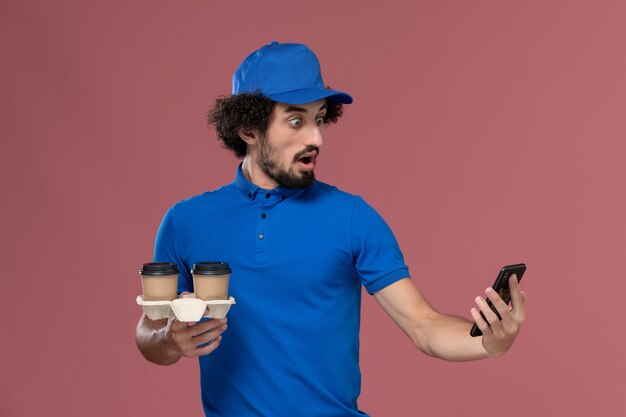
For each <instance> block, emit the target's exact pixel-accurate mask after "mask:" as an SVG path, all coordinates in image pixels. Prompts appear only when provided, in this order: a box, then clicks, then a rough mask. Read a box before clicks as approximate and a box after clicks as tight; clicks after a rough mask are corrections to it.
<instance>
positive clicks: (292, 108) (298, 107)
mask: <svg viewBox="0 0 626 417" xmlns="http://www.w3.org/2000/svg"><path fill="white" fill-rule="evenodd" d="M325 107H326V100H325V99H322V100H317V101H313V102H311V103H304V104H287V103H276V106H275V107H274V111H275V112H276V113H294V112H300V113H317V112H319V111H320V110H321V109H322V108H325Z"/></svg>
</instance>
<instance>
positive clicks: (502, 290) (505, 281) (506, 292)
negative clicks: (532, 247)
mask: <svg viewBox="0 0 626 417" xmlns="http://www.w3.org/2000/svg"><path fill="white" fill-rule="evenodd" d="M525 271H526V264H515V265H507V266H503V267H502V269H501V270H500V273H499V274H498V277H497V278H496V282H494V283H493V287H491V288H493V289H494V290H495V291H496V292H497V293H498V294H499V295H500V298H502V301H504V302H505V303H506V304H509V303H510V302H511V290H510V289H509V277H510V276H511V275H513V274H515V276H517V282H520V281H521V280H522V276H523V275H524V272H525ZM487 304H489V307H490V308H491V310H492V311H493V312H494V313H496V316H498V319H500V320H502V317H500V314H498V310H496V308H495V306H494V305H493V304H492V303H491V300H489V299H488V298H487ZM479 313H480V315H481V316H482V318H483V319H484V320H485V321H487V319H486V318H485V315H484V314H483V312H482V311H479ZM482 334H483V332H481V331H480V329H479V328H478V326H477V325H476V323H474V325H473V326H472V330H470V336H472V337H476V336H482Z"/></svg>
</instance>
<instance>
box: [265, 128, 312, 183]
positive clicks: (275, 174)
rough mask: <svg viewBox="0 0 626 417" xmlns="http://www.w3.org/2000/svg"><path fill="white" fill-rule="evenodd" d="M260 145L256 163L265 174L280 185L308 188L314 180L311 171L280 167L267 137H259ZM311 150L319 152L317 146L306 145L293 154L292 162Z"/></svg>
mask: <svg viewBox="0 0 626 417" xmlns="http://www.w3.org/2000/svg"><path fill="white" fill-rule="evenodd" d="M260 145H261V146H259V154H258V157H257V164H258V165H259V167H260V168H261V170H262V171H263V172H264V173H265V175H267V176H268V177H269V178H271V179H272V180H274V181H275V182H276V184H278V185H279V186H280V187H285V188H290V189H302V188H308V187H309V186H310V185H311V184H312V183H313V180H315V174H314V173H313V171H305V172H296V171H295V170H294V169H293V167H292V168H289V169H283V168H281V167H280V165H279V163H278V161H276V160H275V159H274V158H273V155H274V154H275V151H274V149H273V148H272V145H270V144H269V141H268V139H267V137H263V138H262V139H261V141H260ZM311 151H317V152H318V153H319V148H318V147H316V146H307V147H306V148H305V149H304V150H302V151H301V152H298V153H297V154H296V155H295V156H294V159H293V162H297V161H298V159H299V158H300V157H301V156H302V155H304V154H305V153H307V152H311Z"/></svg>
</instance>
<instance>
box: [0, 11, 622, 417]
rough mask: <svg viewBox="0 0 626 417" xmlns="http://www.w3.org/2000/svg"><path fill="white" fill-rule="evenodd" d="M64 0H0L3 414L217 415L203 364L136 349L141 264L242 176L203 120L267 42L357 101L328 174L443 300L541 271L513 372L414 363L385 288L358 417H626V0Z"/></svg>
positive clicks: (497, 363)
mask: <svg viewBox="0 0 626 417" xmlns="http://www.w3.org/2000/svg"><path fill="white" fill-rule="evenodd" d="M61 3H63V4H65V3H66V2H51V1H3V2H1V3H0V53H1V55H0V56H1V57H2V58H1V59H2V64H0V97H1V100H0V106H1V107H0V125H1V130H0V135H1V136H2V141H1V143H2V149H1V152H0V154H1V157H2V164H1V165H0V169H2V173H1V174H2V175H1V176H0V178H1V179H0V181H2V195H3V198H2V205H1V206H0V207H1V208H0V210H2V215H1V217H0V218H1V221H2V253H3V255H4V256H3V260H2V265H3V269H4V271H3V273H2V278H1V283H2V287H1V290H0V294H2V295H3V297H2V298H3V300H4V305H3V307H4V309H3V310H4V320H5V321H4V325H3V326H2V336H1V342H0V353H1V356H0V357H2V368H1V371H0V415H1V416H13V417H30V416H44V415H45V416H66V417H73V416H85V415H89V416H92V417H104V416H107V417H110V416H130V415H141V416H148V415H149V416H154V417H158V416H172V415H187V416H201V415H202V412H201V406H200V402H199V396H198V393H199V386H198V371H197V365H196V363H195V361H193V360H186V361H183V362H182V363H180V364H178V365H177V366H174V367H167V368H163V367H158V366H154V365H151V364H149V363H147V362H145V361H143V359H142V358H141V356H140V355H139V353H138V352H137V350H136V348H135V346H134V340H133V333H134V326H135V323H136V321H137V319H138V318H139V315H140V310H139V308H138V306H137V305H135V302H134V299H135V296H136V295H137V294H138V293H140V291H141V287H140V282H139V278H138V276H137V270H138V267H139V265H140V264H141V263H142V262H144V261H146V260H149V259H150V258H151V255H152V247H153V240H154V236H155V232H156V228H157V227H158V224H159V221H160V219H161V216H162V215H163V213H164V211H165V210H166V209H167V208H168V207H169V206H170V205H171V204H173V203H175V202H176V201H178V200H180V199H183V198H186V197H188V196H191V195H194V194H198V193H201V192H203V191H205V190H208V189H213V188H216V187H217V186H219V185H221V184H223V183H225V182H227V181H230V180H231V179H232V178H233V176H234V170H235V166H236V163H237V162H236V160H235V159H234V158H232V157H231V156H230V155H229V154H228V153H227V152H226V151H224V150H221V149H220V148H219V146H218V145H217V142H216V141H215V140H214V139H213V134H212V132H211V131H210V130H207V128H206V126H205V121H204V113H205V111H206V110H207V109H208V107H209V106H210V104H211V102H212V99H213V98H215V97H216V96H217V95H220V94H228V93H229V92H230V76H231V74H232V72H233V70H234V69H235V68H236V66H237V65H238V64H239V62H240V61H241V60H242V59H243V58H244V57H245V56H246V55H247V54H248V53H249V52H250V51H251V50H253V49H255V48H257V47H258V46H260V45H262V44H264V43H267V42H269V41H271V40H278V41H281V42H288V41H295V42H304V43H307V44H309V45H310V46H311V47H312V48H313V49H314V50H315V51H316V52H317V53H318V56H319V57H320V60H321V62H322V65H323V68H324V76H325V79H326V81H327V82H328V83H329V84H330V85H331V86H333V87H336V88H341V89H344V90H346V91H348V92H350V93H351V94H352V95H353V96H354V98H355V102H354V104H353V105H351V106H349V107H348V108H347V111H346V114H345V117H344V118H343V120H342V121H341V123H339V124H338V125H337V126H334V127H331V128H330V129H329V130H328V134H327V137H326V142H325V144H324V150H323V153H322V155H321V158H320V166H319V174H318V176H319V178H320V179H322V180H324V181H326V182H330V183H334V184H336V185H338V186H339V187H341V188H343V189H345V190H347V191H350V192H353V193H358V194H361V195H363V196H364V197H365V198H366V199H367V200H368V201H369V202H370V203H371V204H372V205H374V206H375V207H376V208H377V209H378V211H379V212H380V213H381V214H382V215H383V216H384V217H385V218H386V219H387V221H388V223H389V224H390V225H391V227H392V228H393V230H394V231H395V233H396V236H397V238H398V240H399V242H400V244H401V246H402V248H403V251H404V253H405V257H406V259H407V261H408V263H409V265H410V266H411V271H412V275H413V277H414V279H415V281H416V282H417V284H418V285H419V287H420V288H421V289H422V290H423V292H424V293H425V294H426V295H427V296H428V297H429V299H430V300H431V302H432V303H433V304H434V305H435V306H436V307H438V308H439V309H440V310H442V311H446V312H450V313H454V314H458V315H463V316H466V317H469V309H470V308H471V307H472V305H473V301H472V300H473V298H474V297H475V296H476V295H479V294H481V293H482V291H483V289H484V288H485V287H486V286H487V285H489V284H490V283H491V281H492V280H493V278H494V276H495V274H496V272H497V270H498V269H499V267H500V266H501V265H503V264H507V263H514V262H521V261H523V262H526V263H528V265H529V269H528V272H527V275H526V277H525V278H524V281H523V282H522V284H523V285H522V286H523V287H524V289H525V290H526V291H527V292H528V295H529V299H528V302H527V315H528V320H527V323H526V325H525V327H524V329H523V331H522V333H521V335H520V337H519V340H518V342H517V344H516V345H515V346H514V348H513V349H512V351H510V352H509V353H508V354H507V355H506V356H505V357H503V358H501V359H499V360H487V361H480V362H473V363H463V364H453V363H446V362H443V361H437V360H434V359H431V358H428V357H426V356H424V355H422V354H419V353H418V352H417V351H416V349H414V348H413V347H411V345H410V342H409V340H408V339H407V338H406V337H405V336H404V335H403V334H402V333H401V332H400V330H398V329H397V328H396V327H395V325H394V324H393V323H392V322H391V320H390V319H388V318H387V317H386V316H385V314H384V313H383V312H382V310H381V309H380V308H379V307H378V306H377V305H376V303H375V301H374V300H373V299H371V298H369V297H366V299H365V300H364V307H363V328H362V356H361V359H362V368H363V376H364V377H363V394H362V396H361V400H360V407H361V408H362V409H363V410H366V411H368V412H369V413H370V414H372V415H374V416H409V415H424V416H451V415H457V414H458V413H462V414H463V415H479V413H481V412H483V411H488V412H489V413H490V414H495V413H493V410H498V411H505V414H506V415H508V416H511V417H516V416H537V415H558V416H565V415H567V416H571V417H578V416H580V417H582V416H589V415H598V416H604V417H611V416H624V415H626V400H625V399H624V398H625V397H624V395H623V394H624V389H625V388H626V361H624V355H623V354H624V350H625V347H626V343H625V342H626V338H625V336H624V329H625V326H624V324H625V320H624V317H625V314H624V311H623V308H622V303H623V300H624V296H623V294H624V292H625V291H626V283H625V282H626V280H625V279H624V272H623V260H624V258H625V255H626V250H625V249H626V222H625V220H624V214H625V213H626V194H625V193H624V189H625V188H626V168H625V163H624V156H625V154H626V144H625V143H624V139H625V137H626V117H624V116H625V111H626V98H625V97H626V77H625V76H624V74H626V48H625V45H626V25H625V24H624V22H625V18H626V6H625V5H624V2H622V1H614V2H609V1H595V2H591V1H589V2H573V1H561V2H555V1H529V2H512V1H505V2H486V1H474V2H467V1H458V2H424V1H410V2H409V1H406V2H385V3H383V4H381V3H369V4H366V2H356V1H354V2H348V1H334V2H331V1H327V2H307V5H306V6H305V5H302V4H300V2H287V1H281V2H278V1H272V2H268V1H263V2H241V1H229V2H227V1H215V2H210V1H184V2H171V1H132V2H129V1H117V2H112V1H100V2H88V1H76V2H73V3H74V4H73V5H61ZM383 5H384V6H385V8H383ZM390 5H393V7H390ZM226 337H227V335H226ZM489 410H491V411H489Z"/></svg>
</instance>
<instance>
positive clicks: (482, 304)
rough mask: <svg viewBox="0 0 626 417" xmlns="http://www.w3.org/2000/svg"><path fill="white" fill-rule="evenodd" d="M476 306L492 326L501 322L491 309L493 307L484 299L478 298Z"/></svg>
mask: <svg viewBox="0 0 626 417" xmlns="http://www.w3.org/2000/svg"><path fill="white" fill-rule="evenodd" d="M476 305H477V306H478V308H479V310H480V311H481V312H482V313H483V315H484V316H485V319H487V322H488V323H489V324H490V325H493V324H494V323H496V322H498V321H500V319H498V316H496V313H494V312H493V310H492V309H491V307H489V304H487V301H485V299H484V298H483V297H476Z"/></svg>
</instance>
